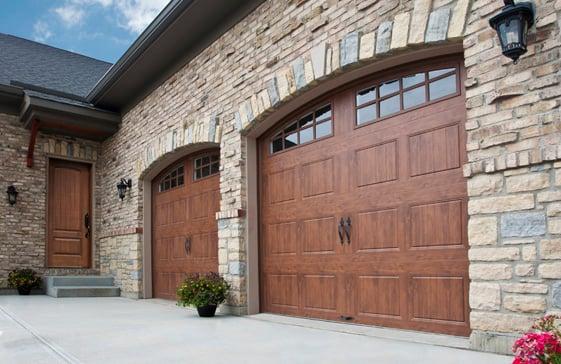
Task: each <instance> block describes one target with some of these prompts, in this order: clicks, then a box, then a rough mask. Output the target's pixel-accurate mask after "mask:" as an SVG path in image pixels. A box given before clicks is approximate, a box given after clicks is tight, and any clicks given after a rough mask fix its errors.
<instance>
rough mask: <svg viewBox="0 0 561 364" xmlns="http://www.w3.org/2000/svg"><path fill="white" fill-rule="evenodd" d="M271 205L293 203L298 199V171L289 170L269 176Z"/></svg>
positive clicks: (268, 184) (268, 189) (268, 186)
mask: <svg viewBox="0 0 561 364" xmlns="http://www.w3.org/2000/svg"><path fill="white" fill-rule="evenodd" d="M267 193H268V196H269V199H268V200H269V203H270V204H278V203H280V202H286V201H293V200H294V199H295V198H296V169H295V168H288V169H285V170H281V171H278V172H274V173H271V174H269V175H268V176H267Z"/></svg>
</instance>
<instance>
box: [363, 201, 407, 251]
mask: <svg viewBox="0 0 561 364" xmlns="http://www.w3.org/2000/svg"><path fill="white" fill-rule="evenodd" d="M355 221H356V222H355V226H354V227H355V230H354V231H355V232H356V233H355V234H356V235H355V238H354V239H353V241H354V242H355V244H356V245H355V249H356V250H355V251H356V252H361V253H367V252H373V251H380V250H397V249H399V242H398V237H399V235H398V228H399V211H398V209H397V208H394V209H386V210H378V211H366V212H361V213H358V214H357V218H356V219H355Z"/></svg>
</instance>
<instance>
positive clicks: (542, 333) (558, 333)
mask: <svg viewBox="0 0 561 364" xmlns="http://www.w3.org/2000/svg"><path fill="white" fill-rule="evenodd" d="M558 319H561V316H557V315H547V316H545V317H543V318H541V319H539V320H537V321H536V323H535V324H534V325H533V326H532V330H531V331H529V332H527V333H525V334H524V335H523V336H522V337H521V338H519V339H518V340H516V341H515V342H514V346H513V347H512V351H513V352H514V356H515V358H514V361H513V362H512V363H513V364H561V330H560V326H559V324H558V323H557V320H558Z"/></svg>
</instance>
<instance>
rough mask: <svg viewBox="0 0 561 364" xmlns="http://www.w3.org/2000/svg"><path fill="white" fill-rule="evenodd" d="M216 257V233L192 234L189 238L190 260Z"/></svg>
mask: <svg viewBox="0 0 561 364" xmlns="http://www.w3.org/2000/svg"><path fill="white" fill-rule="evenodd" d="M217 255H218V232H217V231H210V232H204V233H200V234H193V235H192V237H191V249H190V252H189V257H191V258H194V259H196V258H215V257H217Z"/></svg>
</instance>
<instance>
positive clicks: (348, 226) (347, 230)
mask: <svg viewBox="0 0 561 364" xmlns="http://www.w3.org/2000/svg"><path fill="white" fill-rule="evenodd" d="M345 235H346V236H347V243H348V244H349V245H350V244H351V218H350V217H347V221H346V222H345Z"/></svg>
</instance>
